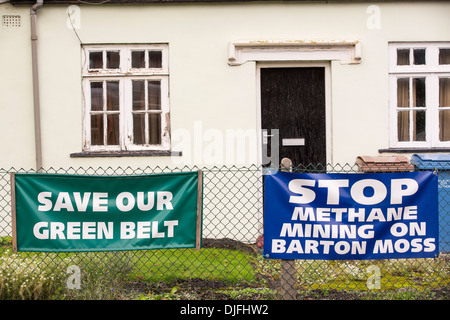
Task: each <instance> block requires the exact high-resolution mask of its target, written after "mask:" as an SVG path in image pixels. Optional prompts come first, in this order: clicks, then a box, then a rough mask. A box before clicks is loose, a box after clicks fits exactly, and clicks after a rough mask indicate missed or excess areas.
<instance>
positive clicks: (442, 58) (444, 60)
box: [439, 49, 450, 64]
mask: <svg viewBox="0 0 450 320" xmlns="http://www.w3.org/2000/svg"><path fill="white" fill-rule="evenodd" d="M439 64H450V49H439Z"/></svg>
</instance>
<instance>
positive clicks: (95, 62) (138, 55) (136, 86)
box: [83, 44, 170, 152]
mask: <svg viewBox="0 0 450 320" xmlns="http://www.w3.org/2000/svg"><path fill="white" fill-rule="evenodd" d="M83 53H84V57H85V63H84V66H83V94H84V105H85V107H84V124H83V126H84V130H83V131H84V133H83V134H84V143H83V151H89V152H96V151H142V150H162V151H164V150H166V151H169V150H170V138H169V79H168V78H169V72H168V70H169V68H168V61H167V59H168V47H167V45H165V44H158V45H156V44H155V45H104V46H103V45H85V46H83Z"/></svg>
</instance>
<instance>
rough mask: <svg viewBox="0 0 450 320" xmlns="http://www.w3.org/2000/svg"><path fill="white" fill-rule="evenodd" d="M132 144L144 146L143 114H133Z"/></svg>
mask: <svg viewBox="0 0 450 320" xmlns="http://www.w3.org/2000/svg"><path fill="white" fill-rule="evenodd" d="M133 139H134V141H133V143H134V144H145V113H139V114H133Z"/></svg>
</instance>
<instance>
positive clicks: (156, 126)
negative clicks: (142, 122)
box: [148, 113, 161, 144]
mask: <svg viewBox="0 0 450 320" xmlns="http://www.w3.org/2000/svg"><path fill="white" fill-rule="evenodd" d="M148 122H149V123H148V125H149V134H150V140H149V143H150V144H161V114H159V113H150V114H149V121H148Z"/></svg>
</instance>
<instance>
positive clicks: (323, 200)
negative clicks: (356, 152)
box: [264, 171, 439, 260]
mask: <svg viewBox="0 0 450 320" xmlns="http://www.w3.org/2000/svg"><path fill="white" fill-rule="evenodd" d="M437 186H438V178H437V176H436V175H435V174H433V173H432V172H405V173H403V172H399V173H367V174H357V173H355V174H351V173H350V174H340V173H331V174H306V173H289V172H281V171H279V172H277V173H276V174H273V175H266V176H265V190H264V254H265V256H266V257H268V258H273V259H320V260H347V259H351V260H364V259H400V258H432V257H435V256H437V255H438V254H439V244H438V239H439V236H438V232H439V226H438V188H437Z"/></svg>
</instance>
